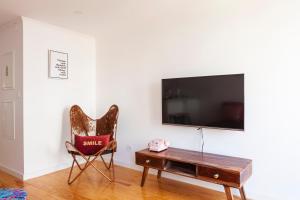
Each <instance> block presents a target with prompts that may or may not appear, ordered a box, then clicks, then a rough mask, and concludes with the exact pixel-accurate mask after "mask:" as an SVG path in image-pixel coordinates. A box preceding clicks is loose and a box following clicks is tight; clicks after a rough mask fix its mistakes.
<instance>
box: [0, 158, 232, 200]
mask: <svg viewBox="0 0 300 200" xmlns="http://www.w3.org/2000/svg"><path fill="white" fill-rule="evenodd" d="M96 165H97V166H99V167H100V168H102V169H104V167H103V165H102V163H100V162H97V163H96ZM75 170H76V172H78V169H75ZM68 172H69V169H64V170H61V171H57V172H54V173H52V174H47V175H45V176H41V177H38V178H34V179H30V180H27V181H24V182H23V181H20V180H18V179H16V178H14V177H12V176H10V175H8V174H6V173H4V172H1V171H0V187H1V188H3V187H15V188H24V189H25V190H26V191H27V192H28V195H29V196H28V199H30V200H39V199H43V200H48V199H54V200H69V199H73V200H79V199H81V200H99V199H100V200H102V199H103V200H140V199H143V200H153V199H160V200H226V196H225V193H223V192H216V191H213V190H208V189H205V188H201V187H197V186H194V185H190V184H187V183H182V182H178V181H174V180H170V179H166V178H163V177H162V178H161V179H160V180H157V178H156V176H155V175H151V174H149V175H148V177H147V180H146V183H145V186H144V187H143V188H141V187H140V181H141V176H142V174H141V173H142V172H138V171H135V170H132V169H128V168H124V167H120V166H116V181H115V182H114V183H109V182H108V181H107V180H106V179H105V178H103V177H102V176H101V175H99V174H98V172H96V171H95V170H94V169H92V168H90V169H88V170H87V171H86V172H84V174H82V176H81V177H80V178H79V179H78V180H76V181H75V182H74V183H73V184H72V185H68V184H67V178H68ZM106 172H107V171H106ZM236 199H238V198H236Z"/></svg>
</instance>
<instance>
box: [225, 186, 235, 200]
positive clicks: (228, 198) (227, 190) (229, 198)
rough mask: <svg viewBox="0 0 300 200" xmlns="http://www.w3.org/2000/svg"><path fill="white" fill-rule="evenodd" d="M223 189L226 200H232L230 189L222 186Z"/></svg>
mask: <svg viewBox="0 0 300 200" xmlns="http://www.w3.org/2000/svg"><path fill="white" fill-rule="evenodd" d="M224 189H225V193H226V197H227V200H233V196H232V193H231V189H230V187H228V186H226V185H224Z"/></svg>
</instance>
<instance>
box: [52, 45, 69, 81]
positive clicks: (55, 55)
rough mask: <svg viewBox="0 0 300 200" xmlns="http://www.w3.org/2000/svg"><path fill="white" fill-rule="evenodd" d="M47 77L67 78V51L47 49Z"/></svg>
mask: <svg viewBox="0 0 300 200" xmlns="http://www.w3.org/2000/svg"><path fill="white" fill-rule="evenodd" d="M48 61H49V63H48V65H49V66H48V76H49V78H56V79H68V53H64V52H60V51H54V50H49V51H48Z"/></svg>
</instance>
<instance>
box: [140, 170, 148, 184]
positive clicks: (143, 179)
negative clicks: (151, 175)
mask: <svg viewBox="0 0 300 200" xmlns="http://www.w3.org/2000/svg"><path fill="white" fill-rule="evenodd" d="M148 171H149V167H144V171H143V177H142V182H141V187H143V186H144V184H145V181H146V178H147V175H148Z"/></svg>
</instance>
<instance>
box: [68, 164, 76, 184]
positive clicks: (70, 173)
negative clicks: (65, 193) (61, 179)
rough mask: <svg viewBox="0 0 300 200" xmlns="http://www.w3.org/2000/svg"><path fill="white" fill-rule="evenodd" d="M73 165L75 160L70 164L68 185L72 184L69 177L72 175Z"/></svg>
mask: <svg viewBox="0 0 300 200" xmlns="http://www.w3.org/2000/svg"><path fill="white" fill-rule="evenodd" d="M74 163H75V159H73V162H72V167H71V169H70V172H69V177H68V184H71V183H72V182H70V179H71V175H72V171H73V167H74Z"/></svg>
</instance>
